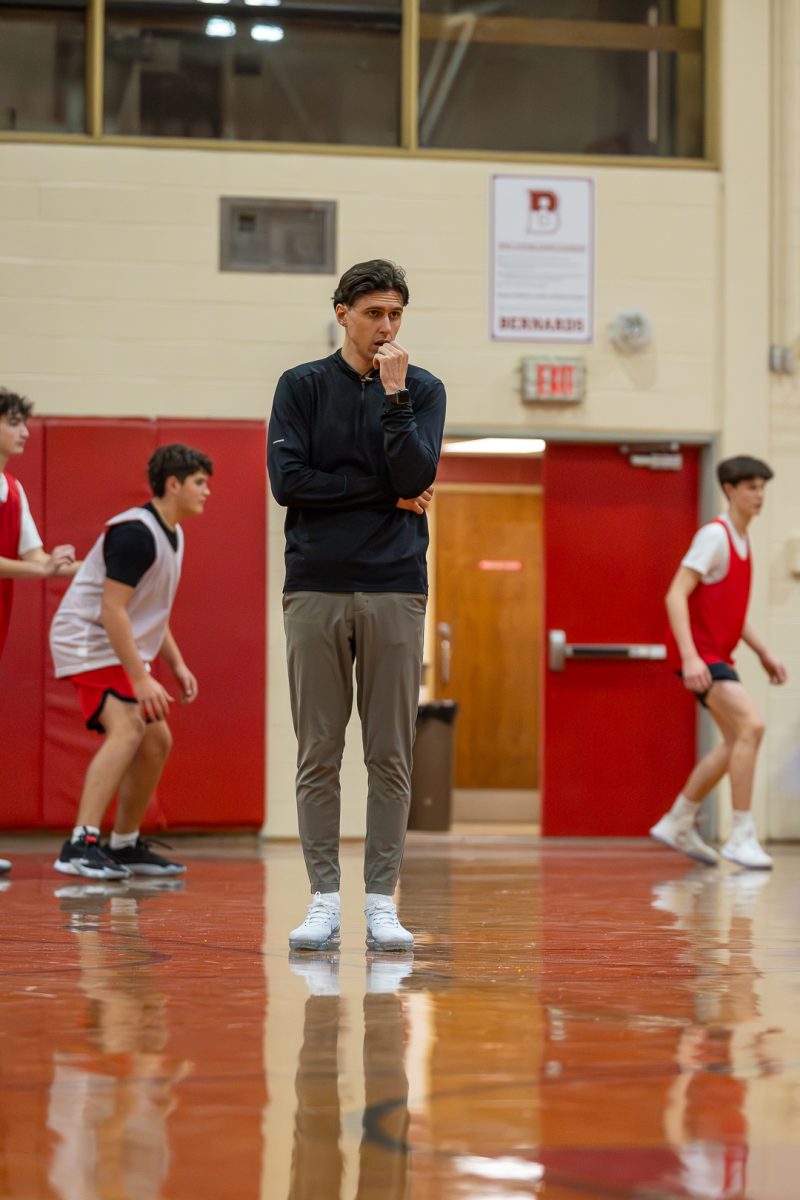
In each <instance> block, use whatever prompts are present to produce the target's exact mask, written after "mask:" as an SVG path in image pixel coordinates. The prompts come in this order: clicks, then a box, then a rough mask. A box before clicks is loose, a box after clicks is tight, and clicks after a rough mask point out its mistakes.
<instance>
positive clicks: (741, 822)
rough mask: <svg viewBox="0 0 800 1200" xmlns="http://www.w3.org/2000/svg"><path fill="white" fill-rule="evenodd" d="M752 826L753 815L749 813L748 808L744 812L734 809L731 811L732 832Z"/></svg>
mask: <svg viewBox="0 0 800 1200" xmlns="http://www.w3.org/2000/svg"><path fill="white" fill-rule="evenodd" d="M752 824H753V814H752V813H751V812H750V809H749V808H748V809H746V810H745V811H744V812H739V810H738V809H736V808H735V809H734V810H733V814H732V826H731V828H732V829H733V830H739V829H746V828H747V826H748V825H752Z"/></svg>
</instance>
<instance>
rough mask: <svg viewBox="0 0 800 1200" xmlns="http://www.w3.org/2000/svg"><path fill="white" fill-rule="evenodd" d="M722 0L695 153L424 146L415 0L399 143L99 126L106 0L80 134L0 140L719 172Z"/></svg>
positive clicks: (708, 17)
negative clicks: (116, 130)
mask: <svg viewBox="0 0 800 1200" xmlns="http://www.w3.org/2000/svg"><path fill="white" fill-rule="evenodd" d="M721 3H722V0H705V25H704V28H703V31H702V37H703V79H704V88H703V91H704V101H703V105H704V112H703V126H704V154H703V156H702V157H700V158H678V157H665V156H656V155H611V154H578V153H567V152H559V153H556V154H553V153H544V152H525V151H519V152H512V151H491V150H464V149H455V150H448V149H441V148H427V147H423V146H420V145H419V142H418V121H419V58H420V55H419V39H420V31H421V26H422V16H421V13H420V0H402V31H401V70H400V78H401V109H400V144H399V145H398V146H370V145H356V144H352V143H336V144H335V145H334V144H329V143H315V142H270V141H249V140H248V141H243V140H233V139H231V140H225V139H221V138H220V139H217V138H188V137H173V138H170V137H166V138H161V137H144V136H136V135H116V134H106V133H105V132H104V131H103V116H104V113H103V89H104V49H105V39H104V29H105V0H88V4H87V15H86V106H85V112H86V132H85V133H83V134H76V133H72V134H53V133H34V132H26V131H11V130H0V143H15V142H26V143H29V142H36V143H58V144H67V145H101V146H136V147H140V148H141V147H148V148H152V147H158V148H161V149H164V148H166V149H170V148H171V149H194V150H221V151H239V152H241V151H247V152H250V153H264V152H272V153H283V154H328V155H344V156H352V155H358V156H375V157H382V158H416V159H421V160H423V161H425V160H432V161H439V160H460V161H464V160H467V161H478V162H510V163H563V164H565V165H569V164H573V165H576V166H617V167H619V166H622V167H624V166H629V167H642V166H648V167H658V168H660V169H662V170H663V169H665V170H670V169H672V170H675V169H680V170H686V169H689V170H709V169H714V170H718V169H719V166H720V163H719V124H720V117H719V100H718V95H719V41H720V7H721Z"/></svg>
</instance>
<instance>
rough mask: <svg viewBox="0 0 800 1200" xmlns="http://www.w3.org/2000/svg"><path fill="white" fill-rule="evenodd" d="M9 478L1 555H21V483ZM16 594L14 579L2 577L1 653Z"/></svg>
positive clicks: (1, 514)
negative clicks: (13, 598) (12, 602)
mask: <svg viewBox="0 0 800 1200" xmlns="http://www.w3.org/2000/svg"><path fill="white" fill-rule="evenodd" d="M6 479H7V480H8V496H7V497H6V500H5V503H3V502H0V557H2V558H18V557H19V535H20V530H21V529H22V501H21V500H20V496H19V484H18V483H17V481H16V479H15V478H14V476H13V475H8V474H7V475H6ZM13 594H14V580H13V579H0V654H2V653H3V647H4V646H5V644H6V638H7V637H8V626H9V622H10V620H11V600H12V597H13Z"/></svg>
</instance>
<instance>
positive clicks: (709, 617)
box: [689, 520, 752, 664]
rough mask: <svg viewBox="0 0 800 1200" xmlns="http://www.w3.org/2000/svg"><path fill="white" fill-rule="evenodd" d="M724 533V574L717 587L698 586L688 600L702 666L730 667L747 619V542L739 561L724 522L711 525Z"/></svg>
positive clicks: (748, 541) (748, 547) (748, 581)
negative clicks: (727, 557) (723, 664)
mask: <svg viewBox="0 0 800 1200" xmlns="http://www.w3.org/2000/svg"><path fill="white" fill-rule="evenodd" d="M713 524H714V525H721V526H722V528H723V529H724V530H725V536H726V538H727V539H728V549H729V551H730V562H729V564H728V573H727V575H726V576H725V578H724V579H720V580H719V581H718V582H717V583H700V584H698V585H697V587H696V588H695V589H694V591H693V592H692V594H691V596H690V597H689V621H690V622H691V626H692V638H693V639H694V644H695V646H696V647H697V653H698V654H699V655H700V657H701V658H702V660H703V662H706V663H712V662H726V663H731V664H732V663H733V652H734V650H735V649H736V647H737V645H738V644H739V641H740V640H741V636H742V631H743V629H744V623H745V620H746V618H747V604H748V601H749V599H750V579H751V576H752V566H751V561H750V560H751V554H750V539H749V538H748V539H747V558H744V559H742V558H740V557H739V555H738V553H737V551H736V547H735V546H734V544H733V538H732V537H731V531H730V529H729V528H728V526H727V525H726V524H725V522H724V521H719V520H717V521H714V522H713Z"/></svg>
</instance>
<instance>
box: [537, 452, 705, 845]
mask: <svg viewBox="0 0 800 1200" xmlns="http://www.w3.org/2000/svg"><path fill="white" fill-rule="evenodd" d="M642 457H643V458H644V459H645V461H650V462H652V460H648V456H647V455H646V454H645V455H643V456H642ZM681 457H682V463H681V466H680V468H679V469H678V470H674V469H673V470H669V469H668V470H653V469H651V466H649V465H643V466H634V465H632V463H631V460H630V458H629V456H628V455H627V454H624V453H622V452H621V451H620V448H619V447H618V446H607V445H602V446H598V445H586V444H582V445H563V444H561V445H559V444H550V445H548V447H547V451H546V454H545V461H544V473H543V480H544V496H545V510H544V571H545V591H546V600H545V654H544V656H543V657H544V689H543V694H544V706H543V711H544V731H543V733H544V735H543V789H542V792H543V795H542V831H543V833H544V834H545V835H550V836H576V835H578V836H580V835H583V836H597V835H600V836H609V837H625V836H636V837H638V836H641V835H642V834H644V833H646V831H647V829H648V828H649V826H650V825H651V824H652V823H653V822H654V821H655V820H656V818H657V817H658V816H660V815H661V813H663V811H664V809H665V808H667V807H668V806H669V805H670V804H671V803H672V801H673V800H674V798H675V795H676V794H677V792H678V790H679V788H680V786H681V784H682V783H683V782H684V779H685V777H686V775H687V774H688V771H689V769H690V768H691V765H692V762H693V760H694V753H695V722H696V712H695V708H696V704H695V701H694V700H693V699H692V697H691V696H689V694H688V693H687V692H686V691H685V690H683V689H682V688H681V685H680V682H679V681H678V680H677V679H676V678H675V675H674V673H673V672H672V670H671V669H670V668H669V667H668V666H667V664H666V663H665V662H664V661H659V660H651V659H628V658H619V659H613V658H605V657H594V658H592V657H586V658H583V657H574V658H573V657H566V658H565V659H564V662H563V668H562V669H557V668H558V663H557V662H556V663H555V666H556V669H554V668H553V666H551V663H550V661H549V660H550V658H551V655H550V654H549V653H548V642H549V641H552V640H553V635H554V631H562V632H563V634H564V635H565V641H566V644H567V646H575V645H579V646H580V645H582V646H586V647H597V646H614V645H621V646H627V645H631V644H638V645H646V646H659V645H663V643H664V635H665V632H666V628H667V623H666V614H665V610H664V594H665V592H666V590H667V587H668V586H669V582H670V579H671V578H672V576H673V575H674V573H675V571H676V569H677V567H678V564H679V562H680V560H681V558H682V557H683V555H684V553H685V552H686V549H687V547H688V545H689V542H690V541H691V538H692V534H693V533H694V531H695V529H696V527H697V522H698V516H697V514H698V459H699V452H698V450H697V449H696V448H694V447H688V448H686V447H685V448H683V449H682V450H681ZM591 652H592V651H588V653H591ZM568 653H569V652H568ZM578 653H580V651H579V652H578ZM552 657H553V658H554V659H556V660H557V658H558V655H557V654H556V655H553V656H552Z"/></svg>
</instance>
